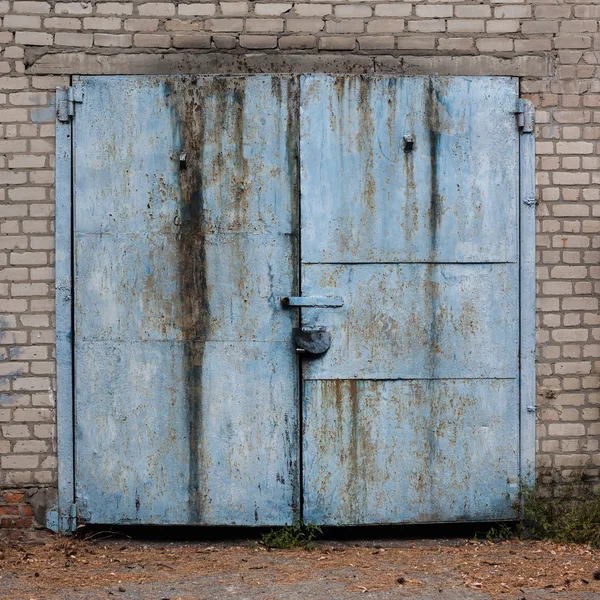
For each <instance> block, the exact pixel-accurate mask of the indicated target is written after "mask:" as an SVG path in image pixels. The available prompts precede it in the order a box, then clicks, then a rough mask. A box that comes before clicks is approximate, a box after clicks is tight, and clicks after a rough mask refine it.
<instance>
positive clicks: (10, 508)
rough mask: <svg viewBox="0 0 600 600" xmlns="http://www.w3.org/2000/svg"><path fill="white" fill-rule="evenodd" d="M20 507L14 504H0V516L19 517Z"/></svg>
mask: <svg viewBox="0 0 600 600" xmlns="http://www.w3.org/2000/svg"><path fill="white" fill-rule="evenodd" d="M18 516H19V507H18V506H16V505H14V504H10V505H9V504H0V518H1V517H18Z"/></svg>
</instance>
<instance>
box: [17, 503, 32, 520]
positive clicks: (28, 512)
mask: <svg viewBox="0 0 600 600" xmlns="http://www.w3.org/2000/svg"><path fill="white" fill-rule="evenodd" d="M19 508H20V509H21V516H22V517H33V514H34V513H33V508H32V507H31V506H29V504H23V505H21V506H20V507H19Z"/></svg>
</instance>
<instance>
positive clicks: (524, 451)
mask: <svg viewBox="0 0 600 600" xmlns="http://www.w3.org/2000/svg"><path fill="white" fill-rule="evenodd" d="M183 74H184V73H181V75H183ZM256 74H257V75H258V74H259V73H256ZM261 74H263V75H264V73H261ZM340 74H341V73H340ZM348 74H350V73H348ZM236 75H244V76H251V75H252V74H251V73H236ZM457 75H458V74H457ZM131 76H132V77H135V75H131ZM366 76H368V77H382V76H383V77H403V76H405V75H401V74H395V73H386V74H368V75H366ZM77 80H78V77H77V76H74V77H72V81H71V84H72V86H76V84H77ZM73 102H77V95H74V94H73V87H68V86H66V87H65V86H63V87H57V88H56V107H57V119H56V167H55V173H56V182H55V198H56V200H55V202H56V215H55V248H56V265H55V269H56V369H57V374H56V381H57V392H56V411H57V414H56V420H57V445H58V448H57V455H58V501H57V504H56V505H55V506H52V507H50V508H49V510H48V513H47V524H48V528H49V529H52V530H54V531H58V532H61V533H68V532H73V531H75V529H76V527H77V517H78V516H79V515H81V510H82V507H77V505H76V503H75V502H76V499H75V436H74V427H75V420H74V371H73V365H74V356H73V354H74V328H73V321H74V312H73V311H74V307H73V289H74V288H73V285H74V280H73V277H74V264H73V261H74V256H73V199H74V191H75V190H74V189H73V126H72V124H73V123H72V118H71V116H72V115H73V113H74V112H75V111H74V110H69V107H70V106H71V107H73V106H74V104H73ZM69 113H71V116H70V115H69ZM533 115H534V107H533V104H532V103H531V102H530V101H529V100H523V99H520V100H519V101H518V106H517V107H515V121H516V123H515V126H517V127H519V213H518V214H519V216H518V219H519V252H518V255H519V332H520V333H519V338H520V339H519V345H520V348H519V401H520V439H519V465H520V468H519V471H520V473H519V475H520V486H521V488H523V487H531V486H533V485H534V483H535V425H536V406H535V404H536V403H535V399H536V397H535V387H536V380H535V207H536V199H535V137H534V130H533V129H534V127H533ZM300 418H301V417H300ZM300 460H301V454H300ZM300 469H302V466H301V465H300ZM300 494H301V495H302V490H300ZM81 516H84V515H81Z"/></svg>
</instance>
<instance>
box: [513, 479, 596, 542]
mask: <svg viewBox="0 0 600 600" xmlns="http://www.w3.org/2000/svg"><path fill="white" fill-rule="evenodd" d="M546 489H548V490H549V495H542V494H540V493H537V492H536V491H535V490H534V489H529V490H525V491H524V492H523V493H522V495H521V499H520V509H521V522H520V524H519V526H518V534H519V537H521V538H522V539H534V540H553V541H555V542H559V543H563V544H566V543H576V544H589V545H591V546H593V547H595V548H598V547H600V493H599V492H598V490H596V489H594V487H593V486H592V485H591V483H589V482H588V481H586V479H585V478H584V477H579V478H577V479H576V480H575V481H573V482H571V483H568V484H553V485H551V486H550V487H549V488H546Z"/></svg>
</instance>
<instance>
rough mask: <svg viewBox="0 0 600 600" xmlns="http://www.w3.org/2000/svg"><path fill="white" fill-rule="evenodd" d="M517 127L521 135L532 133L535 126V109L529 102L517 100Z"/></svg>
mask: <svg viewBox="0 0 600 600" xmlns="http://www.w3.org/2000/svg"><path fill="white" fill-rule="evenodd" d="M517 125H518V127H519V129H520V130H521V131H522V132H523V133H532V132H533V126H534V125H535V108H534V107H533V103H532V102H531V101H530V100H523V99H522V98H519V99H518V100H517Z"/></svg>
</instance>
